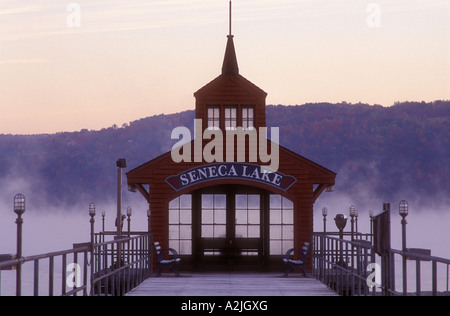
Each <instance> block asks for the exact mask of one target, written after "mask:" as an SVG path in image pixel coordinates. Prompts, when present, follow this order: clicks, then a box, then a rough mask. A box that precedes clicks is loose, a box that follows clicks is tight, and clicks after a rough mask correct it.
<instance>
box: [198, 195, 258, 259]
mask: <svg viewBox="0 0 450 316" xmlns="http://www.w3.org/2000/svg"><path fill="white" fill-rule="evenodd" d="M262 202H263V201H262V195H261V194H255V193H240V192H232V191H231V192H227V193H220V194H217V193H214V194H208V193H202V194H200V204H201V205H200V207H199V209H200V219H199V220H200V223H201V225H200V249H199V251H200V255H201V256H202V260H203V261H205V260H206V261H208V260H210V261H211V260H212V261H216V262H222V263H225V264H227V265H238V264H240V263H243V262H245V261H251V259H252V258H253V261H254V260H255V258H258V257H260V256H261V255H262V249H263V242H262V240H263V230H264V229H263V225H262V223H263V211H262Z"/></svg>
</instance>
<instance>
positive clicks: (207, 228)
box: [202, 225, 214, 238]
mask: <svg viewBox="0 0 450 316" xmlns="http://www.w3.org/2000/svg"><path fill="white" fill-rule="evenodd" d="M202 237H203V238H212V237H214V226H213V225H202Z"/></svg>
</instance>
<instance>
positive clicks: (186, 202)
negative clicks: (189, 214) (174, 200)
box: [180, 195, 192, 210]
mask: <svg viewBox="0 0 450 316" xmlns="http://www.w3.org/2000/svg"><path fill="white" fill-rule="evenodd" d="M180 208H183V209H189V210H190V209H191V208H192V195H182V196H180Z"/></svg>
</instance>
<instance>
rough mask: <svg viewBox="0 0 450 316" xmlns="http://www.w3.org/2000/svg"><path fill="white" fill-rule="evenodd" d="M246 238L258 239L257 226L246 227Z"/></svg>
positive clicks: (258, 231)
mask: <svg viewBox="0 0 450 316" xmlns="http://www.w3.org/2000/svg"><path fill="white" fill-rule="evenodd" d="M248 237H249V238H258V237H260V230H259V225H250V226H248Z"/></svg>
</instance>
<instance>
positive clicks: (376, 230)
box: [373, 209, 391, 256]
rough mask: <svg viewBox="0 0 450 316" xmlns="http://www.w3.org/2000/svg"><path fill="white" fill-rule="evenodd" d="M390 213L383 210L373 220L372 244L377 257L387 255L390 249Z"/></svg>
mask: <svg viewBox="0 0 450 316" xmlns="http://www.w3.org/2000/svg"><path fill="white" fill-rule="evenodd" d="M390 226H391V225H390V211H389V210H387V209H385V210H384V211H383V212H381V213H380V214H378V215H375V216H374V218H373V235H374V236H373V237H374V238H373V244H374V251H375V253H377V254H378V255H380V256H381V255H383V254H387V253H388V252H389V250H390V249H391V227H390Z"/></svg>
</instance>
